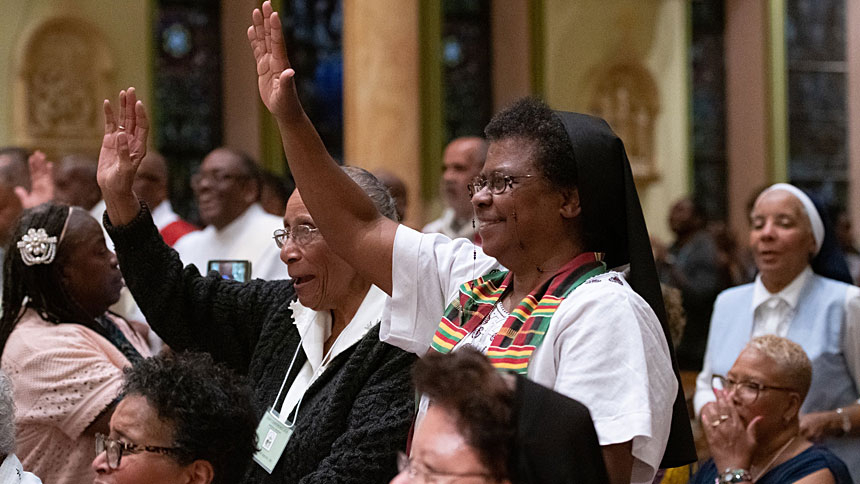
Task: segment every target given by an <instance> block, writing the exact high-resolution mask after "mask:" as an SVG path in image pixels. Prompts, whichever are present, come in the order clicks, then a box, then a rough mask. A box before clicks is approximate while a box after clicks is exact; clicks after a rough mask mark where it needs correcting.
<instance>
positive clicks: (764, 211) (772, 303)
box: [694, 183, 860, 479]
mask: <svg viewBox="0 0 860 484" xmlns="http://www.w3.org/2000/svg"><path fill="white" fill-rule="evenodd" d="M750 221H751V229H750V247H751V248H752V252H753V257H754V258H755V263H756V267H757V268H758V270H759V274H758V276H757V277H756V280H755V282H753V283H751V284H746V285H743V286H739V287H735V288H732V289H728V290H726V291H724V292H723V293H721V294H720V296H719V297H718V298H717V301H716V303H715V304H714V313H713V316H712V318H711V330H710V334H709V335H708V346H707V350H706V352H705V362H704V366H703V369H702V372H701V373H700V374H699V377H698V378H697V381H696V396H695V402H694V403H695V407H696V409H697V411H700V409H701V408H702V407H703V406H704V405H705V403H707V402H709V401H712V400H713V399H714V395H713V392H712V391H711V381H710V379H711V376H712V375H713V374H721V375H725V374H726V372H727V371H728V370H729V368H730V367H731V365H732V362H733V361H734V360H735V358H737V355H738V354H739V353H740V350H741V349H742V348H743V347H744V345H745V344H746V343H747V342H748V341H749V340H750V339H751V338H754V337H757V336H761V335H765V334H775V335H777V336H781V337H785V338H788V339H790V340H792V341H794V342H796V343H798V344H800V345H801V346H802V347H803V349H804V351H806V354H807V355H808V356H809V358H810V360H811V361H812V368H813V372H812V374H813V378H812V383H811V386H810V388H809V395H808V396H807V398H806V400H805V401H804V402H803V405H802V407H801V408H800V429H801V432H802V433H803V436H804V437H806V438H808V439H810V440H813V441H818V442H823V443H825V444H826V445H827V446H828V447H829V448H830V449H831V450H833V452H834V453H835V454H836V455H838V456H839V457H840V458H842V460H843V461H845V463H846V465H847V466H848V469H849V471H850V472H851V475H852V477H853V478H855V479H860V438H858V437H860V405H858V403H857V399H858V397H860V391H858V389H860V288H858V287H856V286H851V285H849V284H845V283H843V282H838V281H834V280H832V279H828V278H825V277H822V276H820V275H818V274H816V273H815V272H813V269H812V266H811V261H813V258H814V257H816V254H818V251H819V250H820V249H821V247H822V244H823V243H824V236H825V230H824V223H823V221H822V218H821V216H820V214H819V213H818V211H817V210H816V208H815V206H814V204H813V203H812V200H811V199H810V198H809V197H808V196H807V195H806V194H805V193H803V192H802V191H801V190H799V189H798V188H796V187H794V186H793V185H789V184H785V183H779V184H776V185H773V186H771V187H769V188H767V189H766V190H764V191H763V192H762V193H761V194H760V195H759V196H758V198H757V199H756V202H755V204H754V206H753V209H752V212H751V214H750Z"/></svg>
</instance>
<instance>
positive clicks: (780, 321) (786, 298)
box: [751, 266, 812, 338]
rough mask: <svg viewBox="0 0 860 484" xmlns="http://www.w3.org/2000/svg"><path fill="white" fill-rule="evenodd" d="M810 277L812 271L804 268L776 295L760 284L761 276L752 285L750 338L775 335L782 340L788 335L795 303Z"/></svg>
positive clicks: (807, 267)
mask: <svg viewBox="0 0 860 484" xmlns="http://www.w3.org/2000/svg"><path fill="white" fill-rule="evenodd" d="M811 277H812V269H811V268H810V267H809V266H806V268H805V269H803V271H801V272H800V274H798V275H797V277H795V278H794V280H793V281H791V282H790V283H789V284H788V285H787V286H785V287H784V288H782V290H781V291H779V292H777V293H772V292H770V291H768V290H767V288H766V287H764V283H762V282H761V274H759V275H757V276H756V278H755V282H754V283H753V297H752V308H753V330H752V336H751V338H757V337H759V336H763V335H766V334H775V335H777V336H781V337H783V338H785V337H786V335H788V326H789V323H790V322H791V319H792V318H793V317H794V314H795V312H796V310H797V302H798V301H799V300H800V294H801V292H802V291H803V287H804V286H805V285H806V283H807V282H808V281H809V279H810V278H811Z"/></svg>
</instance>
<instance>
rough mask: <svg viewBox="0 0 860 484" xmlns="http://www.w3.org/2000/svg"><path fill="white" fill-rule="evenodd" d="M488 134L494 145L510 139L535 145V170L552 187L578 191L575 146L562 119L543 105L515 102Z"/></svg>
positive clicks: (528, 99) (495, 118) (496, 118)
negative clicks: (519, 139)
mask: <svg viewBox="0 0 860 484" xmlns="http://www.w3.org/2000/svg"><path fill="white" fill-rule="evenodd" d="M484 134H485V135H486V137H487V140H488V141H489V142H490V143H493V142H496V141H501V140H505V139H510V138H521V139H524V140H526V141H530V142H532V143H533V146H534V163H535V166H536V167H537V168H538V169H539V170H540V171H541V173H543V175H544V177H545V178H546V179H547V180H548V181H549V182H550V184H551V185H552V186H554V187H555V188H557V189H560V190H564V189H571V188H576V186H577V183H578V175H577V169H576V159H575V157H574V154H573V144H572V143H571V142H570V137H569V136H568V135H567V130H565V128H564V124H563V123H562V122H561V118H559V117H558V116H557V115H556V114H555V113H554V112H553V111H552V109H550V108H549V107H548V106H547V105H546V104H544V102H543V101H541V100H539V99H537V98H534V97H526V98H522V99H520V100H518V101H516V102H514V103H513V104H512V105H510V106H509V107H507V108H506V109H504V110H503V111H501V112H499V113H498V114H496V115H495V116H493V119H491V120H490V123H489V124H487V127H486V128H485V129H484Z"/></svg>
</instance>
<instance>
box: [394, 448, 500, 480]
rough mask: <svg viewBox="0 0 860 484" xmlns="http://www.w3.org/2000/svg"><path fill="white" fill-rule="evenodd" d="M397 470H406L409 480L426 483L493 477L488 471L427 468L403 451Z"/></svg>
mask: <svg viewBox="0 0 860 484" xmlns="http://www.w3.org/2000/svg"><path fill="white" fill-rule="evenodd" d="M397 470H398V472H406V477H408V478H409V482H417V483H424V484H448V483H452V482H455V481H456V480H457V479H466V478H469V477H474V478H482V479H491V478H492V476H491V475H490V474H488V473H486V472H468V473H463V474H457V473H453V472H441V471H433V470H430V469H427V468H426V467H424V466H418V465H416V463H415V462H413V461H412V459H410V458H409V457H408V456H407V455H406V454H404V453H403V452H398V453H397Z"/></svg>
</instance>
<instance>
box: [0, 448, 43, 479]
mask: <svg viewBox="0 0 860 484" xmlns="http://www.w3.org/2000/svg"><path fill="white" fill-rule="evenodd" d="M0 483H2V484H42V480H41V479H39V478H38V477H36V475H35V474H33V473H31V472H26V471H25V470H24V468H23V467H22V466H21V461H19V460H18V457H16V456H15V454H9V455H7V456H6V459H5V460H3V464H2V465H0Z"/></svg>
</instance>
